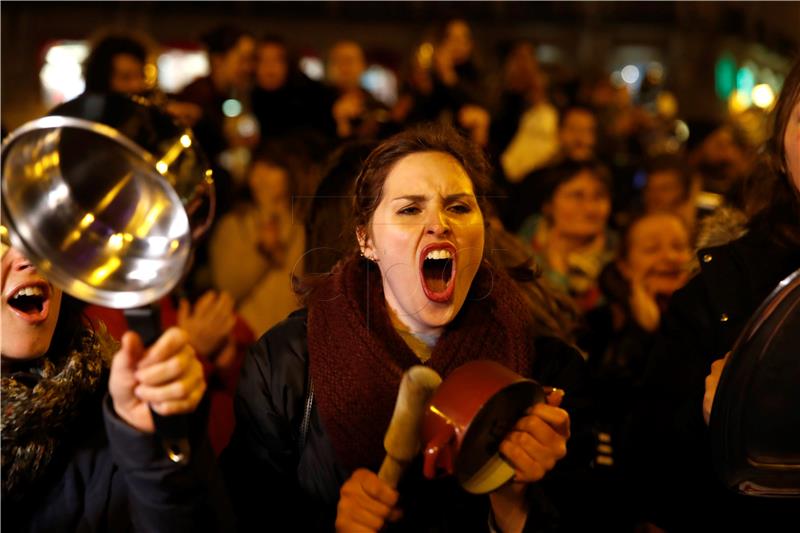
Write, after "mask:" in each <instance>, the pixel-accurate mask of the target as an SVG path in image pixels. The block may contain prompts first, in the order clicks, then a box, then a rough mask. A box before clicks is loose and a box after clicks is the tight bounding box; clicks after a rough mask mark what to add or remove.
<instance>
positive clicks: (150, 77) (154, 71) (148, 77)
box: [144, 63, 158, 87]
mask: <svg viewBox="0 0 800 533" xmlns="http://www.w3.org/2000/svg"><path fill="white" fill-rule="evenodd" d="M157 80H158V67H156V66H155V65H154V64H153V63H148V64H146V65H145V66H144V82H145V84H147V86H148V87H152V86H154V85H155V84H156V81H157Z"/></svg>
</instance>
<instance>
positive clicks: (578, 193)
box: [544, 170, 611, 239]
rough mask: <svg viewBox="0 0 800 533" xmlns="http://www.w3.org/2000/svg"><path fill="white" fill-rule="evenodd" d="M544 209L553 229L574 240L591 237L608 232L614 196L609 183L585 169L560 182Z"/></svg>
mask: <svg viewBox="0 0 800 533" xmlns="http://www.w3.org/2000/svg"><path fill="white" fill-rule="evenodd" d="M544 210H545V213H546V214H548V215H549V217H550V220H551V222H552V229H553V231H554V232H558V233H559V234H561V235H563V236H565V237H569V238H574V239H590V238H594V237H599V236H600V235H602V234H603V232H604V231H605V229H606V222H608V216H609V214H610V213H611V198H610V196H609V194H608V190H607V189H606V186H605V185H604V184H603V183H602V182H601V181H600V180H599V179H598V178H597V177H596V176H595V175H594V174H593V173H592V172H590V171H588V170H586V171H583V172H581V173H579V174H577V175H576V176H575V177H574V178H572V179H571V180H569V181H567V182H565V183H563V184H561V185H560V186H559V187H558V188H557V189H556V190H555V192H554V193H553V198H552V199H551V200H550V202H549V203H548V204H547V205H546V206H545V209H544Z"/></svg>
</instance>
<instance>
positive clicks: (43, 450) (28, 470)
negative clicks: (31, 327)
mask: <svg viewBox="0 0 800 533" xmlns="http://www.w3.org/2000/svg"><path fill="white" fill-rule="evenodd" d="M113 353H114V345H113V341H112V340H111V338H110V337H108V336H107V335H105V334H104V331H101V332H100V333H98V334H96V333H94V332H92V331H88V330H85V331H83V332H82V333H81V334H80V335H78V337H77V338H76V339H75V341H73V343H72V347H71V349H70V351H69V353H68V354H66V355H65V356H64V357H43V358H42V359H41V360H40V361H37V362H33V363H34V364H35V365H36V368H35V369H34V371H33V372H30V371H28V372H13V373H9V374H8V375H6V374H5V372H4V374H3V376H2V394H3V396H2V409H3V416H2V422H1V423H0V425H1V426H2V430H1V431H2V472H3V482H2V496H3V498H7V497H11V498H12V499H13V495H14V494H24V493H25V492H26V490H27V489H28V488H29V487H30V486H31V485H32V484H33V483H34V482H35V481H36V480H38V479H39V478H40V477H42V475H43V474H44V473H45V471H46V470H47V466H48V465H49V464H50V463H51V461H52V459H53V457H54V456H55V454H56V451H57V448H58V447H59V445H63V437H64V435H65V434H66V433H67V430H68V429H69V428H70V425H71V424H72V423H74V422H75V421H76V420H77V419H78V417H79V415H80V414H81V411H82V409H81V407H82V403H83V402H84V400H86V399H87V398H90V397H92V396H93V394H94V393H95V392H96V391H97V390H98V389H99V387H100V385H101V383H103V382H104V381H103V379H102V378H103V376H104V373H105V371H106V370H107V369H108V368H109V363H110V361H111V355H112V354H113Z"/></svg>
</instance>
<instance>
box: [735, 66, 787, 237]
mask: <svg viewBox="0 0 800 533" xmlns="http://www.w3.org/2000/svg"><path fill="white" fill-rule="evenodd" d="M798 101H800V58H798V59H797V60H796V61H795V63H794V66H792V70H791V71H790V72H789V75H788V76H787V77H786V81H785V82H784V84H783V89H782V90H781V94H780V96H779V97H778V103H777V104H776V106H775V112H774V115H773V120H774V122H773V128H772V135H771V137H770V139H769V141H767V144H766V146H765V147H764V148H765V150H764V151H763V153H762V160H763V164H762V165H761V168H760V171H759V172H755V173H753V175H751V177H750V179H749V180H748V182H747V183H746V185H745V191H746V194H745V195H744V199H745V213H746V214H747V215H748V217H749V218H750V223H749V227H751V228H754V227H768V228H770V229H771V230H772V231H771V232H770V233H771V234H773V235H774V236H775V238H776V240H778V242H781V243H783V244H785V245H789V246H799V245H800V223H798V221H800V191H798V190H797V187H796V186H795V185H794V184H793V183H792V176H790V175H789V168H788V165H787V161H786V146H785V144H784V136H785V135H786V128H787V126H788V125H789V121H790V120H791V115H792V110H793V109H794V106H795V105H796V104H797V102H798ZM794 178H795V179H800V176H795V177H794Z"/></svg>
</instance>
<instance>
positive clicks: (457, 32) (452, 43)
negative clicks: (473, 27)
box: [442, 20, 472, 65]
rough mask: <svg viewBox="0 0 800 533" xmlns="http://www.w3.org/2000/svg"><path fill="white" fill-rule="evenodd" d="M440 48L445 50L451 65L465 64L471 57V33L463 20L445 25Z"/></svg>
mask: <svg viewBox="0 0 800 533" xmlns="http://www.w3.org/2000/svg"><path fill="white" fill-rule="evenodd" d="M442 46H443V47H445V48H446V49H447V51H448V52H449V54H450V57H451V58H452V60H453V63H454V64H456V65H460V64H462V63H465V62H466V61H467V60H468V59H469V57H470V55H472V32H471V31H470V29H469V26H468V25H467V23H466V22H465V21H463V20H454V21H452V22H450V23H449V24H448V25H447V30H446V31H445V35H444V42H443V43H442Z"/></svg>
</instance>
